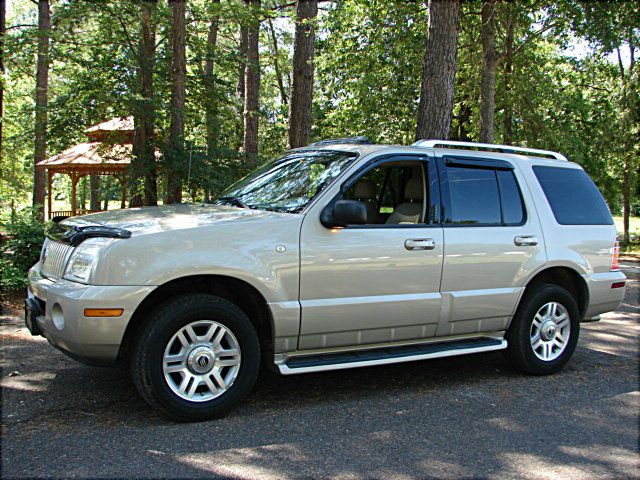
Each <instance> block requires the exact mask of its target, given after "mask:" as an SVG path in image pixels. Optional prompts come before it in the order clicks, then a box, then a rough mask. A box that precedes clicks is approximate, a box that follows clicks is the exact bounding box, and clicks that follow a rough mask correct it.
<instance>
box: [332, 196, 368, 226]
mask: <svg viewBox="0 0 640 480" xmlns="http://www.w3.org/2000/svg"><path fill="white" fill-rule="evenodd" d="M320 222H321V223H322V224H323V225H324V226H325V227H327V228H334V227H346V226H347V225H364V224H365V223H367V207H366V205H365V204H364V203H362V202H359V201H357V200H338V201H337V202H335V203H334V204H333V205H327V207H326V208H325V209H324V210H323V211H322V214H321V215H320Z"/></svg>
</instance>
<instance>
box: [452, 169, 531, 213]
mask: <svg viewBox="0 0 640 480" xmlns="http://www.w3.org/2000/svg"><path fill="white" fill-rule="evenodd" d="M447 177H448V185H449V195H450V200H451V205H450V211H449V213H448V215H447V219H446V220H445V223H447V224H457V225H520V224H522V222H523V221H524V206H523V202H522V196H521V195H520V189H519V188H518V184H517V183H516V179H515V177H514V175H513V172H512V171H511V170H494V169H492V168H467V167H457V166H455V167H454V166H448V167H447Z"/></svg>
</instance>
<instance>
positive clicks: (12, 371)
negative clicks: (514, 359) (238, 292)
mask: <svg viewBox="0 0 640 480" xmlns="http://www.w3.org/2000/svg"><path fill="white" fill-rule="evenodd" d="M621 263H623V264H624V270H625V272H626V274H627V275H628V276H629V277H630V279H629V282H628V289H627V297H626V301H625V303H624V305H623V306H622V307H621V309H620V311H618V312H616V313H610V314H607V315H605V316H603V319H602V321H600V322H598V323H594V324H583V328H582V332H581V338H580V342H579V345H578V349H577V350H576V353H575V355H574V357H573V360H572V361H571V362H570V363H569V365H568V366H567V367H566V368H565V369H564V370H563V371H562V372H561V373H560V374H557V375H555V376H550V377H525V376H522V375H520V374H517V373H515V372H513V371H511V370H510V369H509V368H508V367H507V366H506V365H505V363H504V362H503V359H502V356H501V354H499V353H490V354H481V355H472V356H466V357H458V358H449V359H442V360H432V361H426V362H415V363H410V364H402V365H395V366H388V367H376V368H366V369H356V370H343V371H338V372H327V373H322V374H312V375H305V376H296V377H288V378H287V377H277V376H272V375H263V376H262V377H261V378H260V379H259V383H258V385H257V387H256V389H255V392H254V393H253V394H252V395H251V397H250V398H249V399H248V400H247V401H245V402H244V403H243V404H242V405H241V406H240V408H237V409H236V410H234V411H233V412H232V413H231V415H229V416H228V417H226V418H224V419H221V420H216V421H210V422H204V423H199V424H178V423H172V422H169V421H167V420H165V419H164V418H161V417H158V416H157V415H156V414H155V413H154V412H153V411H152V410H150V409H149V408H148V407H147V406H146V404H145V403H144V402H143V401H142V400H141V399H140V398H139V397H138V395H137V393H136V391H135V389H134V387H133V385H132V383H131V381H130V379H129V376H128V373H127V372H126V371H124V370H121V369H120V370H118V369H109V368H91V367H85V366H83V365H81V364H79V363H76V362H75V361H73V360H70V359H68V358H66V357H65V356H64V355H62V354H61V353H59V352H58V351H56V350H54V349H53V348H52V347H50V346H49V345H48V344H47V342H46V341H45V340H44V339H42V338H34V337H31V336H30V335H29V334H28V332H27V331H26V329H25V328H23V327H22V319H21V313H20V312H19V310H18V309H17V308H15V303H16V302H15V301H14V302H13V308H12V309H10V310H9V312H8V314H7V313H6V312H5V314H4V315H0V338H1V340H2V344H1V346H0V355H1V358H0V365H1V367H2V372H1V373H2V378H1V385H2V457H1V460H2V465H1V466H2V475H3V477H5V478H12V477H101V478H105V477H111V478H113V477H117V478H129V477H135V478H141V477H156V478H157V477H173V478H175V477H180V478H201V477H225V478H261V479H268V478H278V479H287V478H301V477H305V478H326V477H336V478H384V479H392V478H403V479H404V478H430V477H436V478H460V477H514V478H515V477H528V478H534V479H537V478H541V479H542V478H552V477H555V478H589V479H591V478H640V470H639V469H640V462H639V460H638V459H639V456H638V440H639V432H638V416H639V411H640V394H639V391H638V390H639V389H638V346H639V345H638V340H639V338H640V306H639V304H640V290H639V279H640V263H632V262H630V261H623V262H621ZM5 307H6V305H5Z"/></svg>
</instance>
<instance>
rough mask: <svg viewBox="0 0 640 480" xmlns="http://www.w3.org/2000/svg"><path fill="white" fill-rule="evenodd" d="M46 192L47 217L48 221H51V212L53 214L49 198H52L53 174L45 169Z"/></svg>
mask: <svg viewBox="0 0 640 480" xmlns="http://www.w3.org/2000/svg"><path fill="white" fill-rule="evenodd" d="M47 192H48V194H49V196H48V202H47V203H48V207H49V208H48V210H49V216H48V217H47V219H48V220H51V212H53V207H52V203H51V197H52V196H53V172H52V171H51V170H50V169H47Z"/></svg>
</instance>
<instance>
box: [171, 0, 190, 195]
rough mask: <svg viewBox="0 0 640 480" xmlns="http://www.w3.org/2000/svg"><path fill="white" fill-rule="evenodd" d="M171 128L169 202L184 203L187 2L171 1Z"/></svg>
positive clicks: (180, 0)
mask: <svg viewBox="0 0 640 480" xmlns="http://www.w3.org/2000/svg"><path fill="white" fill-rule="evenodd" d="M169 3H170V5H171V13H172V15H171V16H172V22H171V50H172V55H171V125H170V126H169V142H168V143H169V149H168V150H169V157H170V158H169V168H168V182H167V203H180V202H181V201H182V176H183V174H184V171H185V168H184V167H185V165H184V163H185V161H184V160H185V155H184V102H185V81H186V76H187V63H186V62H187V60H186V38H185V35H186V33H185V1H184V0H171V1H170V2H169Z"/></svg>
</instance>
